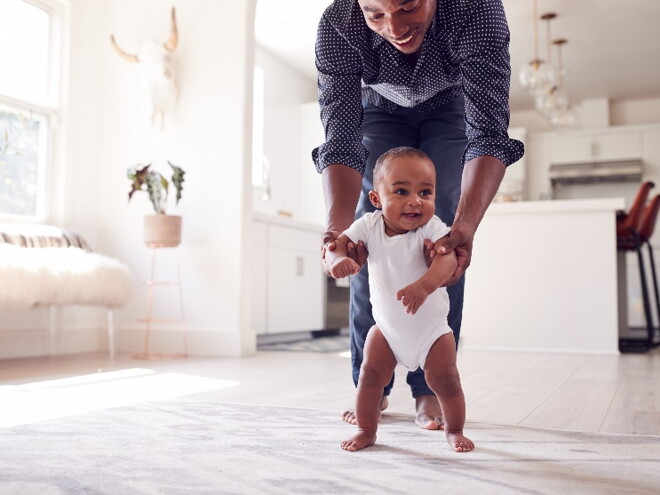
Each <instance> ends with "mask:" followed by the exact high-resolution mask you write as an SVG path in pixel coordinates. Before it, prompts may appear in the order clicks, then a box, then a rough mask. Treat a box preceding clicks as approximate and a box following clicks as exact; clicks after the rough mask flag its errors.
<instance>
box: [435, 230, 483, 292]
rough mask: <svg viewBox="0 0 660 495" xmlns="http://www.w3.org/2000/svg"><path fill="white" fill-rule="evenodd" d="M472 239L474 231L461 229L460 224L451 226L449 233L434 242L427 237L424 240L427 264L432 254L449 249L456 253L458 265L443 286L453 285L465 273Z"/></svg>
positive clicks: (440, 254)
mask: <svg viewBox="0 0 660 495" xmlns="http://www.w3.org/2000/svg"><path fill="white" fill-rule="evenodd" d="M473 239H474V233H472V232H469V231H466V230H463V229H461V228H460V226H456V225H455V226H452V228H451V232H449V234H447V235H446V236H444V237H441V238H440V239H438V240H437V241H435V244H433V243H432V242H431V241H430V240H428V239H426V240H425V241H424V256H425V258H426V263H427V264H428V265H430V264H431V261H432V260H433V257H434V256H442V255H444V254H447V253H450V252H451V251H454V252H455V253H456V260H457V261H458V266H457V267H456V271H454V274H453V275H452V276H451V277H449V279H448V280H447V281H446V282H445V283H444V287H448V286H450V285H454V284H455V283H456V282H458V280H459V279H460V278H461V277H462V276H463V274H464V273H465V270H467V268H468V266H470V261H471V260H472V242H473Z"/></svg>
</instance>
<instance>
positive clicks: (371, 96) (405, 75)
mask: <svg viewBox="0 0 660 495" xmlns="http://www.w3.org/2000/svg"><path fill="white" fill-rule="evenodd" d="M426 1H433V0H426ZM437 2H438V5H437V9H436V15H435V18H434V19H433V21H432V23H431V26H430V28H429V31H428V32H427V34H426V37H425V39H424V44H423V45H422V48H421V52H420V55H419V58H418V60H417V62H416V64H415V65H414V66H413V65H412V64H410V62H409V61H408V60H407V59H406V57H405V56H404V55H403V54H402V53H401V52H399V51H398V50H397V49H396V48H394V47H393V46H392V45H391V44H390V43H389V42H388V41H386V40H385V39H383V38H382V37H380V36H379V35H378V34H376V33H374V32H373V31H371V30H370V29H369V28H368V27H367V24H366V22H365V20H364V17H363V14H362V11H361V9H360V6H359V5H358V2H357V0H335V1H334V2H333V3H332V4H331V5H330V6H329V7H328V8H327V9H326V11H325V13H324V14H323V17H322V18H321V21H320V23H319V27H318V33H317V38H316V68H317V71H318V89H319V104H320V107H321V120H322V122H323V126H324V128H325V136H326V140H325V143H324V144H322V145H321V146H319V147H318V148H316V149H315V150H314V151H313V152H312V157H313V159H314V163H315V164H316V168H317V170H318V171H319V172H321V171H322V170H323V169H324V168H325V167H327V166H328V165H332V164H335V163H340V164H344V165H347V166H349V167H351V168H354V169H356V170H358V171H359V172H360V173H364V168H365V162H366V159H367V150H366V149H365V148H364V146H363V145H362V100H364V101H367V102H368V103H371V104H373V105H376V106H378V107H380V108H383V109H384V110H386V111H393V110H394V109H395V108H396V107H397V106H401V107H406V108H417V109H419V110H420V111H428V110H433V109H434V108H437V107H439V106H441V105H443V104H445V103H447V102H448V101H449V100H450V99H452V98H453V97H455V96H457V95H459V94H461V93H462V94H463V95H464V97H465V122H466V135H467V138H468V145H467V147H466V150H465V153H464V154H463V162H467V161H469V160H471V159H473V158H475V157H478V156H483V155H490V156H494V157H496V158H498V159H499V160H500V161H502V163H504V164H505V165H507V166H508V165H510V164H511V163H513V162H515V161H517V160H519V159H520V158H521V157H522V155H523V144H522V143H521V142H520V141H516V140H514V139H509V137H508V135H507V128H508V126H509V84H510V79H511V66H510V62H509V28H508V25H507V21H506V17H505V14H504V8H503V6H502V2H501V0H437Z"/></svg>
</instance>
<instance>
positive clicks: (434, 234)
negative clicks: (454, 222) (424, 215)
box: [422, 215, 451, 242]
mask: <svg viewBox="0 0 660 495" xmlns="http://www.w3.org/2000/svg"><path fill="white" fill-rule="evenodd" d="M450 230H451V229H450V228H449V227H447V225H446V224H445V223H444V222H443V221H442V220H440V218H439V217H438V216H437V215H434V216H433V217H432V218H431V220H429V221H428V222H426V224H424V226H423V227H422V237H423V238H424V239H429V240H431V242H435V241H437V240H438V239H440V238H441V237H443V236H445V235H447V233H449V231H450Z"/></svg>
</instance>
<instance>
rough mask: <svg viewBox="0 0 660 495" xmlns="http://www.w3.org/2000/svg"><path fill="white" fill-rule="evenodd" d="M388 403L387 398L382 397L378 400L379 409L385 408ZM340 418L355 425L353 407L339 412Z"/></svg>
mask: <svg viewBox="0 0 660 495" xmlns="http://www.w3.org/2000/svg"><path fill="white" fill-rule="evenodd" d="M389 404H390V401H389V400H387V397H383V398H382V399H381V400H380V410H381V411H384V410H385V409H387V406H389ZM341 419H343V420H344V421H346V422H347V423H350V424H352V425H357V418H356V417H355V409H348V410H347V411H344V412H343V413H342V414H341Z"/></svg>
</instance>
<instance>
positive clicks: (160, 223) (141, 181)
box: [126, 161, 185, 247]
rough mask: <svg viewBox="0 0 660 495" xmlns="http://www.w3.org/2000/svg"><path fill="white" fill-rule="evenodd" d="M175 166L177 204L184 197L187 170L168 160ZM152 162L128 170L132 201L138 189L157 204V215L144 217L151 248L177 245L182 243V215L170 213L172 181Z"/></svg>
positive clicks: (174, 179)
mask: <svg viewBox="0 0 660 495" xmlns="http://www.w3.org/2000/svg"><path fill="white" fill-rule="evenodd" d="M167 163H168V164H169V165H170V167H172V171H173V173H172V177H171V179H170V180H171V182H172V185H173V186H174V188H175V189H176V204H179V200H180V199H181V191H182V190H183V181H184V178H183V176H184V174H185V172H184V171H183V169H181V167H178V166H176V165H174V164H173V163H172V162H170V161H168V162H167ZM150 167H151V164H150V163H149V164H147V165H144V166H142V165H138V167H129V169H128V170H127V171H126V175H127V176H128V179H129V180H130V181H131V190H130V191H129V193H128V200H129V201H130V200H131V198H132V197H133V194H135V193H136V192H137V191H145V192H146V193H147V194H148V195H149V200H150V201H151V204H152V205H153V207H154V211H155V212H156V214H155V215H145V217H144V240H145V242H146V244H147V246H149V247H175V246H178V245H179V243H180V242H181V217H180V216H178V215H168V214H167V203H168V197H169V187H170V182H169V181H168V180H167V179H166V178H165V176H164V175H163V174H161V173H160V172H157V171H155V170H151V169H150Z"/></svg>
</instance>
